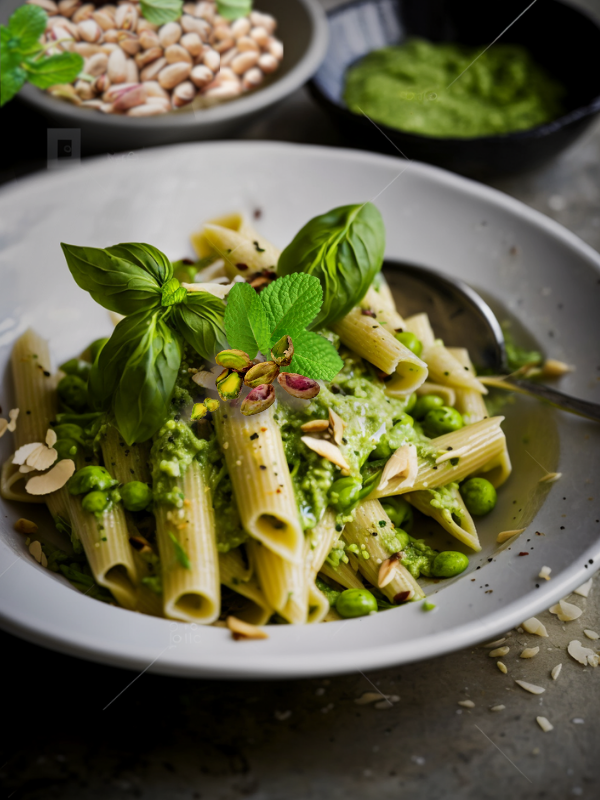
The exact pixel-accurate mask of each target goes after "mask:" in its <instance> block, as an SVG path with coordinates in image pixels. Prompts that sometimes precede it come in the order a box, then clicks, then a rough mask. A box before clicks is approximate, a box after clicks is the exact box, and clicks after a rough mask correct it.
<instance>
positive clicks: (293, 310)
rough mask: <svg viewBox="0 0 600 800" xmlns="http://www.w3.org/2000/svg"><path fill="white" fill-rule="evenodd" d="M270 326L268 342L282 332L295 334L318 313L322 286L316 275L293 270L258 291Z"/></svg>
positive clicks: (281, 334)
mask: <svg viewBox="0 0 600 800" xmlns="http://www.w3.org/2000/svg"><path fill="white" fill-rule="evenodd" d="M259 297H260V300H261V303H262V305H263V308H264V309H265V312H266V315H267V321H268V323H269V328H270V330H271V342H270V343H271V346H272V345H274V344H275V343H276V342H278V341H279V340H280V339H281V337H282V336H286V335H287V336H291V337H292V339H293V340H294V347H295V346H296V336H297V334H299V333H300V332H301V331H304V330H305V329H306V326H307V325H308V324H309V323H310V322H312V320H313V319H314V318H315V317H316V316H317V314H318V313H319V310H320V308H321V305H322V304H323V289H322V288H321V283H320V281H319V279H318V278H315V277H314V275H308V274H307V273H304V272H295V273H293V274H291V275H285V276H283V277H282V278H277V280H276V281H273V283H271V284H270V285H269V286H267V288H266V289H264V291H262V292H261V293H260V295H259Z"/></svg>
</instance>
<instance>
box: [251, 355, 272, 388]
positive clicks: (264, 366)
mask: <svg viewBox="0 0 600 800" xmlns="http://www.w3.org/2000/svg"><path fill="white" fill-rule="evenodd" d="M278 375H279V367H278V366H277V364H276V363H275V362H274V361H263V362H262V363H260V364H255V365H254V366H253V367H250V369H249V370H248V372H247V373H246V374H245V375H244V383H245V384H246V386H250V388H251V389H255V388H256V387H257V386H261V385H262V384H263V383H273V381H274V380H275V378H276V377H277V376H278Z"/></svg>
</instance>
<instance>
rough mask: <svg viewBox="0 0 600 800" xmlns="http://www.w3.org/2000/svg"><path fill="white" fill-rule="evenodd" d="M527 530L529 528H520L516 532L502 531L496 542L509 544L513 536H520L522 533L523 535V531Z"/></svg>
mask: <svg viewBox="0 0 600 800" xmlns="http://www.w3.org/2000/svg"><path fill="white" fill-rule="evenodd" d="M526 530H527V528H518V529H517V530H514V531H502V533H499V534H498V536H497V537H496V541H497V542H498V544H504V542H508V540H509V539H512V538H513V536H518V535H519V534H520V533H523V531H526Z"/></svg>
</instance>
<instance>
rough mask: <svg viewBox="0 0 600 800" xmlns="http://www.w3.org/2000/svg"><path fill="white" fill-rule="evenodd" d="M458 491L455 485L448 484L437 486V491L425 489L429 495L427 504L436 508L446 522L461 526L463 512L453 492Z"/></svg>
mask: <svg viewBox="0 0 600 800" xmlns="http://www.w3.org/2000/svg"><path fill="white" fill-rule="evenodd" d="M456 489H458V484H457V483H448V484H446V486H439V487H438V488H437V489H427V490H426V491H427V492H428V493H429V496H430V498H431V499H430V501H429V504H430V505H431V506H433V508H437V509H438V511H441V512H442V515H443V516H444V518H445V519H447V520H448V522H456V523H457V524H458V525H461V524H462V520H463V517H464V515H465V512H464V510H463V508H462V506H461V504H460V502H459V501H458V499H457V497H456V494H455V491H456Z"/></svg>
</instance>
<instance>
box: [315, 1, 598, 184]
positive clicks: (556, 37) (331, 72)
mask: <svg viewBox="0 0 600 800" xmlns="http://www.w3.org/2000/svg"><path fill="white" fill-rule="evenodd" d="M526 7H527V3H526V2H523V0H502V2H496V3H482V2H481V0H476V1H475V2H474V0H359V1H358V2H354V3H350V4H348V5H344V6H341V7H338V8H336V9H335V10H333V11H331V12H330V13H329V15H328V18H329V32H330V33H329V47H328V50H327V55H326V57H325V60H324V62H323V64H322V65H321V68H320V69H319V71H318V72H317V73H316V75H315V77H314V78H313V80H312V81H311V84H310V88H311V91H312V93H313V96H314V97H315V98H316V99H317V101H318V102H319V103H320V104H321V105H322V106H323V107H324V108H325V109H326V110H327V111H328V112H329V113H330V114H331V116H332V117H333V118H334V120H335V121H336V123H337V124H338V126H339V128H340V130H341V132H342V134H343V136H344V138H345V139H346V140H347V142H348V144H350V145H351V146H354V147H359V148H363V149H366V150H379V151H381V152H386V153H396V154H397V153H398V149H399V150H400V151H401V152H402V153H403V154H404V155H405V156H406V157H407V158H409V159H416V160H418V161H427V162H429V163H431V164H438V165H439V166H442V167H446V168H447V169H451V170H454V171H455V172H460V173H463V174H468V175H474V176H478V177H485V176H498V175H506V174H511V173H517V172H522V171H525V170H529V169H533V168H536V167H538V166H540V165H541V164H543V163H544V162H546V161H548V160H549V159H551V158H553V157H554V156H556V154H557V153H559V152H560V151H561V150H563V149H564V148H565V147H568V146H569V145H570V144H572V143H573V142H574V141H575V139H577V138H578V137H579V136H580V135H581V134H582V133H583V131H584V130H585V129H586V128H587V127H588V125H589V124H590V122H591V121H592V119H593V117H594V116H595V115H596V114H597V113H598V111H600V27H599V25H598V24H597V23H596V21H594V20H593V19H592V18H591V17H589V16H588V15H587V14H585V13H584V12H582V11H580V10H579V9H576V8H575V7H573V6H571V5H568V4H567V3H563V2H559V0H539V2H537V3H536V4H535V5H534V6H532V7H531V8H529V9H528V10H527V11H526V12H525V13H524V14H523V16H522V17H521V18H520V19H518V20H517V22H515V23H514V25H512V27H510V29H509V30H508V31H506V33H505V34H504V35H503V36H502V37H501V39H500V41H501V42H504V43H512V44H521V45H524V46H525V47H526V48H527V49H528V50H529V51H530V52H531V53H532V55H533V56H534V58H535V59H536V60H537V61H538V63H539V64H541V65H542V66H543V67H544V68H545V69H546V70H547V71H548V72H549V73H550V75H552V76H553V77H555V78H556V79H557V80H559V81H560V82H561V83H562V84H563V85H564V86H565V88H566V96H565V98H564V107H565V113H564V114H563V116H561V117H559V118H558V119H555V120H553V121H552V122H549V123H547V124H545V125H540V126H538V127H536V128H532V129H530V130H527V131H519V132H518V133H510V134H505V135H503V136H483V137H478V138H472V139H464V138H460V139H459V138H456V139H450V138H439V137H432V136H422V135H417V134H412V133H403V132H402V131H399V130H397V129H395V128H390V127H388V126H386V125H379V128H380V129H381V130H377V128H376V127H375V126H374V125H373V124H372V123H371V122H370V121H369V120H368V119H367V118H366V117H364V116H360V115H358V114H355V113H353V112H351V111H350V110H349V109H348V108H347V106H346V104H345V103H344V101H343V99H342V95H343V90H344V76H345V72H346V70H347V68H348V67H349V66H350V65H351V64H353V63H354V62H356V61H357V60H358V59H360V58H361V57H362V56H364V55H366V54H367V53H369V52H371V51H372V50H377V49H379V48H381V47H386V46H387V45H390V44H397V43H398V42H402V41H404V40H405V39H407V38H409V37H411V36H420V37H423V38H425V39H429V40H431V41H434V42H460V43H461V44H467V45H475V46H476V45H482V44H486V43H489V42H492V41H493V40H494V39H495V38H496V37H497V36H498V35H499V34H500V33H501V32H502V31H503V30H504V29H505V28H506V27H507V26H508V25H509V24H510V23H511V22H512V21H513V20H515V19H516V18H517V17H518V16H519V14H521V12H523V10H524V9H525V8H526ZM386 137H388V138H387V139H386Z"/></svg>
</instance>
